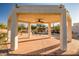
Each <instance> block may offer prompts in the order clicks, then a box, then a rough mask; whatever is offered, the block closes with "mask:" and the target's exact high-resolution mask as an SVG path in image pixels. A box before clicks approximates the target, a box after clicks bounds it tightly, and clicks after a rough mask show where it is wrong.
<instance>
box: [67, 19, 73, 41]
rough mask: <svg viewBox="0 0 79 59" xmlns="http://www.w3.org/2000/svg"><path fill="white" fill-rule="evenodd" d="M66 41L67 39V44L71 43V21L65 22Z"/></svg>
mask: <svg viewBox="0 0 79 59" xmlns="http://www.w3.org/2000/svg"><path fill="white" fill-rule="evenodd" d="M67 39H68V42H71V41H72V23H71V20H68V21H67Z"/></svg>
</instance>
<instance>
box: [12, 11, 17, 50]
mask: <svg viewBox="0 0 79 59" xmlns="http://www.w3.org/2000/svg"><path fill="white" fill-rule="evenodd" d="M11 16H12V23H11V50H16V49H17V48H18V21H17V16H16V11H15V10H14V11H13V13H12V15H11Z"/></svg>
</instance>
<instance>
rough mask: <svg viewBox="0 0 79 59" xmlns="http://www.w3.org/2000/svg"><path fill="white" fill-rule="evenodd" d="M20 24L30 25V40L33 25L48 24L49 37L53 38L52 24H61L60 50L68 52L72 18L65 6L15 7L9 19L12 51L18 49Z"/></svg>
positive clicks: (9, 37) (9, 38) (9, 36)
mask: <svg viewBox="0 0 79 59" xmlns="http://www.w3.org/2000/svg"><path fill="white" fill-rule="evenodd" d="M41 21H42V22H41ZM18 22H27V23H28V24H29V26H28V30H29V38H30V36H31V24H34V23H35V24H48V35H49V36H50V37H51V23H54V22H60V49H61V50H62V51H66V50H67V41H71V39H72V30H71V25H72V24H71V18H70V15H69V13H68V11H67V10H66V8H65V7H64V5H26V6H17V5H16V6H14V8H13V10H12V13H11V15H10V17H9V19H8V40H9V41H10V42H11V50H16V49H17V48H18V33H17V32H18Z"/></svg>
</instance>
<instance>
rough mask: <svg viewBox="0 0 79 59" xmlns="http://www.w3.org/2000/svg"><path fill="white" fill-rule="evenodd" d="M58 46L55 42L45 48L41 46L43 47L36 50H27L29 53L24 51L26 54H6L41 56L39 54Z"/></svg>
mask: <svg viewBox="0 0 79 59" xmlns="http://www.w3.org/2000/svg"><path fill="white" fill-rule="evenodd" d="M59 46H60V44H56V45H53V46H49V47H46V48H43V49H39V50H36V51H32V52H29V53H26V54H8V55H10V56H11V55H14V56H43V55H44V54H41V53H43V52H46V51H49V50H52V49H55V48H57V47H59ZM44 56H45V55H44Z"/></svg>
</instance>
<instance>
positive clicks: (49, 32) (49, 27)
mask: <svg viewBox="0 0 79 59" xmlns="http://www.w3.org/2000/svg"><path fill="white" fill-rule="evenodd" d="M48 35H49V37H50V38H51V23H48Z"/></svg>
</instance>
